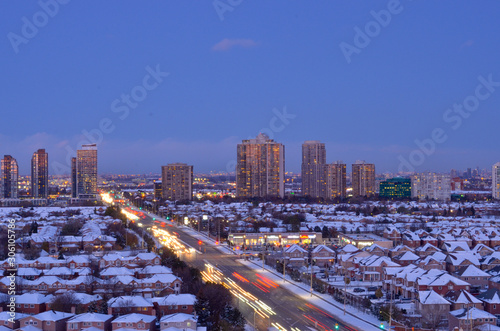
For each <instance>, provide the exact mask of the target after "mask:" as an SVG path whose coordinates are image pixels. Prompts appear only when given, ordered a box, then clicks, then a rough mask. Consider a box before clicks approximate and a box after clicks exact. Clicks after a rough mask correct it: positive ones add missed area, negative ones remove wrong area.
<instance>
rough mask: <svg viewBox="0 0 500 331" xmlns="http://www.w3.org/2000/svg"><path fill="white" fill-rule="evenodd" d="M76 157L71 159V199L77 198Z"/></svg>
mask: <svg viewBox="0 0 500 331" xmlns="http://www.w3.org/2000/svg"><path fill="white" fill-rule="evenodd" d="M76 173H77V171H76V157H72V158H71V197H72V198H76V196H77V194H76V181H77V179H76Z"/></svg>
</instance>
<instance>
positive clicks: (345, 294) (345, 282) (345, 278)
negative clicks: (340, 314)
mask: <svg viewBox="0 0 500 331" xmlns="http://www.w3.org/2000/svg"><path fill="white" fill-rule="evenodd" d="M350 282H351V280H350V279H349V278H348V277H347V276H344V315H345V305H346V302H347V284H349V283H350Z"/></svg>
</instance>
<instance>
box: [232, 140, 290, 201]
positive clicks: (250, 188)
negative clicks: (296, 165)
mask: <svg viewBox="0 0 500 331" xmlns="http://www.w3.org/2000/svg"><path fill="white" fill-rule="evenodd" d="M237 159H238V160H237V165H236V195H237V196H238V197H248V198H250V197H280V198H283V197H284V196H285V146H283V144H280V143H277V142H275V141H274V140H272V139H269V137H268V136H267V135H265V134H263V133H259V135H258V136H257V138H255V139H249V140H243V141H242V143H241V144H238V147H237Z"/></svg>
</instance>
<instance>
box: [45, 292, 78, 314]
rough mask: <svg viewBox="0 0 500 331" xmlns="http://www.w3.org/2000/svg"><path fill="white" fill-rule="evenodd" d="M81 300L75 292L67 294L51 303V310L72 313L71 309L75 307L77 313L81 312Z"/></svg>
mask: <svg viewBox="0 0 500 331" xmlns="http://www.w3.org/2000/svg"><path fill="white" fill-rule="evenodd" d="M79 305H80V300H79V299H78V298H77V297H76V295H75V293H74V292H66V293H63V294H59V295H57V296H56V297H54V299H52V301H51V302H50V308H51V309H52V310H56V311H62V312H65V313H70V312H71V308H72V307H75V308H76V311H77V312H80V311H79V310H80V307H79Z"/></svg>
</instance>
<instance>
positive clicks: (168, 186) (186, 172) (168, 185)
mask: <svg viewBox="0 0 500 331" xmlns="http://www.w3.org/2000/svg"><path fill="white" fill-rule="evenodd" d="M161 176H162V180H161V183H162V197H163V199H167V200H170V201H176V200H192V199H193V166H192V165H187V164H185V163H172V164H169V165H166V166H162V167H161Z"/></svg>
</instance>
